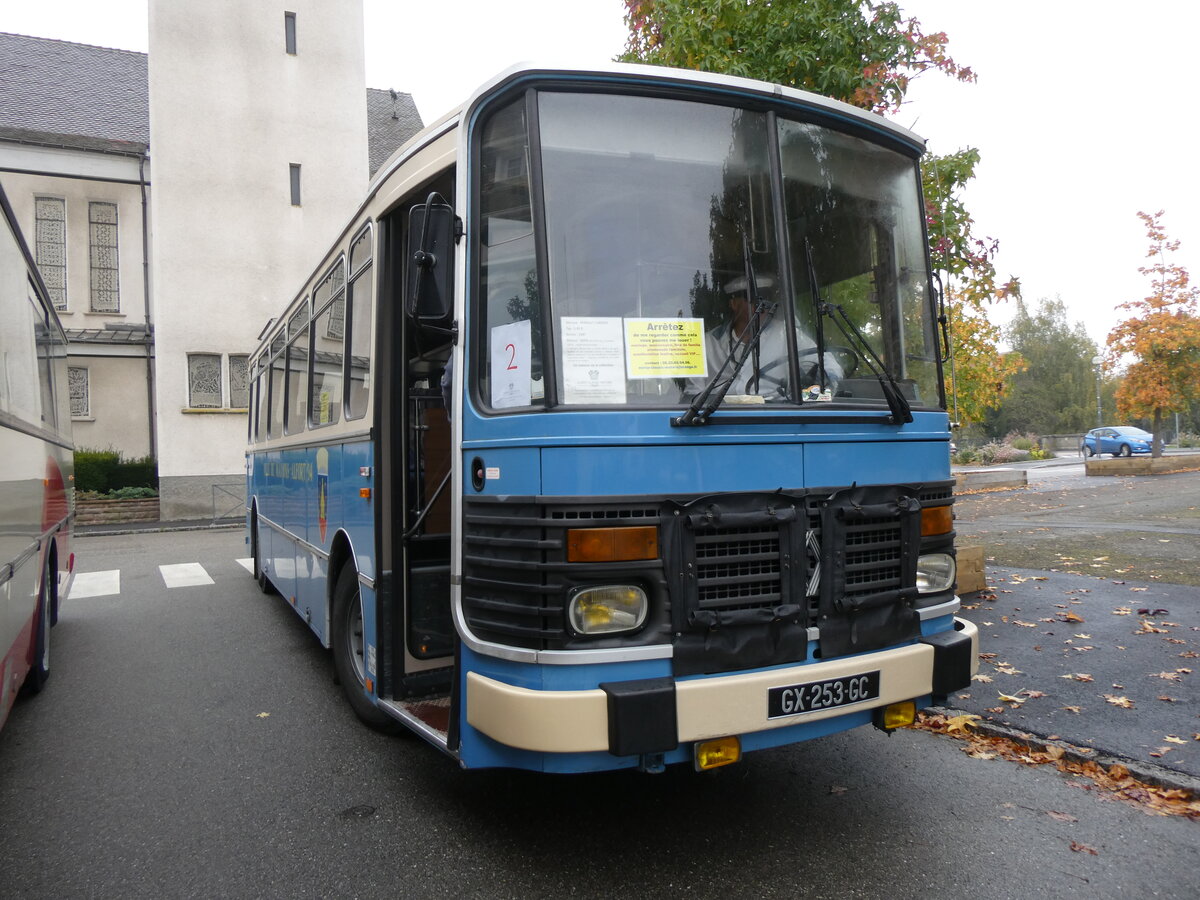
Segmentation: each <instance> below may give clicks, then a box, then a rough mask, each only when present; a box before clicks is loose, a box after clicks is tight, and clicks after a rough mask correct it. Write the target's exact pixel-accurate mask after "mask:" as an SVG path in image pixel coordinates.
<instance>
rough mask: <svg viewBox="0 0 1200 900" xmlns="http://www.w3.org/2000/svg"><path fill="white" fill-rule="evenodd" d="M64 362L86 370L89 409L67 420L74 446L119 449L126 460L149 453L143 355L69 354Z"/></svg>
mask: <svg viewBox="0 0 1200 900" xmlns="http://www.w3.org/2000/svg"><path fill="white" fill-rule="evenodd" d="M67 364H68V365H70V366H80V367H83V368H86V369H87V370H88V394H89V399H90V401H91V409H90V410H89V415H88V416H86V417H84V418H73V419H72V420H71V430H72V432H73V435H74V439H75V446H76V447H80V448H86V449H88V450H107V449H109V448H112V449H113V450H120V451H121V454H122V455H123V456H124V457H125V458H126V459H139V458H141V457H143V456H148V455H150V419H149V415H148V409H149V397H148V396H147V393H148V392H147V387H146V357H145V356H144V355H143V356H134V357H129V356H125V357H121V356H80V355H73V356H69V357H68V358H67Z"/></svg>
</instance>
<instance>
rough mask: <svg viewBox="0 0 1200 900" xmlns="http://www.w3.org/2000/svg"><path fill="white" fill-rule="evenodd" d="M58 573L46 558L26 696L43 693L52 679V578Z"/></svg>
mask: <svg viewBox="0 0 1200 900" xmlns="http://www.w3.org/2000/svg"><path fill="white" fill-rule="evenodd" d="M56 576H57V572H55V570H54V569H52V568H51V558H50V557H49V556H47V557H46V565H45V567H44V568H43V571H42V589H41V590H40V591H39V592H38V605H37V613H36V615H37V622H36V624H35V627H36V628H37V640H36V641H35V642H34V650H33V665H32V666H30V668H29V674H28V675H27V676H26V677H25V684H24V685H23V687H22V689H23V690H24V692H25V693H26V694H38V693H41V690H42V688H44V687H45V686H46V681H47V680H48V679H49V678H50V625H51V621H50V616H51V610H52V609H53V607H54V584H55V582H51V580H50V579H51V578H54V577H56Z"/></svg>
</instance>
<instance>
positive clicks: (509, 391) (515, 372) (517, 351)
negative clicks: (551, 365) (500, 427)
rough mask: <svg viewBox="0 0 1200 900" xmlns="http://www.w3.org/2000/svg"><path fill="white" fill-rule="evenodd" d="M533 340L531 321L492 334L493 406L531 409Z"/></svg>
mask: <svg viewBox="0 0 1200 900" xmlns="http://www.w3.org/2000/svg"><path fill="white" fill-rule="evenodd" d="M531 347H532V339H531V332H530V328H529V320H528V319H525V320H522V321H520V322H512V323H511V324H508V325H497V326H496V327H495V328H493V329H492V333H491V351H492V352H491V373H490V374H491V376H492V377H491V381H492V406H493V407H495V408H496V409H506V408H509V407H513V406H528V405H529V404H530V402H531V398H530V377H531V366H530V358H531Z"/></svg>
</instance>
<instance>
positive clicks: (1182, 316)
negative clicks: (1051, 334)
mask: <svg viewBox="0 0 1200 900" xmlns="http://www.w3.org/2000/svg"><path fill="white" fill-rule="evenodd" d="M1162 217H1163V211H1162V210H1159V211H1158V212H1156V213H1154V214H1153V215H1151V214H1150V213H1145V212H1139V213H1138V218H1140V219H1141V220H1142V223H1143V224H1144V225H1145V226H1146V237H1148V238H1149V239H1150V249H1149V250H1148V251H1147V253H1146V257H1147V258H1148V259H1150V260H1152V262H1151V264H1150V265H1147V266H1141V267H1140V268H1139V269H1138V271H1139V272H1141V273H1142V274H1143V275H1145V276H1147V277H1148V278H1150V280H1151V284H1152V289H1151V292H1150V293H1149V294H1148V295H1147V296H1146V297H1144V298H1142V299H1141V300H1131V301H1129V302H1128V303H1122V304H1121V305H1120V306H1119V307H1118V309H1125V310H1128V311H1129V312H1131V313H1133V315H1132V316H1131V317H1130V318H1128V319H1126V320H1125V321H1123V322H1121V323H1119V324H1118V325H1117V326H1116V327H1115V328H1113V330H1112V331H1111V332H1109V335H1108V363H1109V365H1110V366H1111V367H1113V368H1118V367H1120V365H1121V364H1122V362H1123V360H1124V359H1126V358H1132V359H1133V362H1131V363H1130V364H1129V366H1128V367H1127V368H1126V370H1125V373H1124V377H1123V379H1122V381H1121V386H1120V388H1118V390H1117V411H1118V412H1119V413H1120V414H1121V415H1124V416H1140V417H1145V418H1149V419H1150V420H1151V423H1152V424H1151V428H1150V430H1151V431H1152V432H1153V433H1154V450H1153V455H1154V456H1161V455H1162V429H1163V416H1164V415H1165V414H1167V413H1170V412H1174V411H1176V410H1178V411H1180V412H1183V411H1185V410H1187V409H1188V408H1189V405H1190V404H1191V403H1193V402H1194V401H1196V400H1198V399H1200V315H1198V311H1197V303H1198V301H1200V288H1197V287H1193V286H1192V284H1191V277H1190V276H1189V274H1188V270H1187V269H1185V268H1184V267H1183V266H1180V265H1178V264H1176V263H1174V262H1171V259H1170V254H1174V253H1176V252H1177V251H1178V250H1179V241H1177V240H1175V241H1173V240H1171V239H1169V238H1168V237H1167V232H1166V229H1165V228H1164V227H1163V224H1162Z"/></svg>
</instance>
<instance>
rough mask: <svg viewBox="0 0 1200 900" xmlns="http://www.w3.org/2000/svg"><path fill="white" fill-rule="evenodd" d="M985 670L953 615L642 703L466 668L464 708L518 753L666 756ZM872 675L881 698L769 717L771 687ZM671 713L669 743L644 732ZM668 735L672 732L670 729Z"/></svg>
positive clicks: (956, 685) (676, 683) (903, 696)
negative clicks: (926, 630) (832, 654)
mask: <svg viewBox="0 0 1200 900" xmlns="http://www.w3.org/2000/svg"><path fill="white" fill-rule="evenodd" d="M978 668H979V632H978V629H977V628H976V627H975V625H974V624H972V623H970V622H967V621H965V620H963V619H955V631H952V632H942V633H940V635H931V636H930V637H929V638H926V639H922V641H921V642H919V643H915V644H909V645H907V646H904V647H896V648H892V649H888V650H880V651H877V652H874V653H864V654H861V655H858V656H851V657H845V658H841V659H835V660H830V661H828V662H814V663H809V664H805V665H797V666H788V667H784V668H772V669H765V670H760V671H755V672H748V673H744V674H738V675H715V676H696V677H691V678H682V679H674V680H673V681H672V680H671V679H656V680H655V681H656V685H655V687H657V686H658V684H657V683H658V682H667V686H668V687H669V688H670V690H653V691H651V692H650V693H651V694H652V695H653V696H651V697H650V699H649V700H648V701H641V702H637V701H635V702H629V703H624V702H620V701H618V702H616V703H614V702H613V692H612V691H611V690H608V691H606V690H605V689H603V688H602V687H600V688H596V689H592V690H578V691H543V690H535V689H530V688H522V687H517V686H515V685H511V684H506V683H504V682H501V681H497V680H495V679H492V678H489V677H487V676H485V675H480V674H479V673H477V672H468V673H467V676H466V713H467V722H468V723H469V724H470V725H471V726H472V727H473V728H475V729H477V730H478V731H480V732H481V733H483V734H485V735H487V736H488V737H490V738H492V739H493V740H496V741H498V742H500V743H501V744H505V745H507V746H509V747H514V748H518V749H521V750H529V751H535V752H541V753H587V752H598V751H599V752H603V751H607V752H610V753H614V754H616V755H629V754H631V753H661V752H665V751H668V750H673V749H675V747H676V746H678V745H680V744H686V743H692V742H695V741H703V740H708V739H710V738H716V737H725V736H730V735H744V734H751V733H754V732H760V731H766V730H770V729H776V728H784V727H787V726H791V725H797V724H803V723H807V722H815V721H819V720H821V719H829V718H834V717H837V716H842V715H846V714H849V713H854V712H860V711H863V710H870V709H875V708H878V707H881V706H886V705H888V704H890V703H897V702H900V701H904V700H912V699H915V698H919V697H926V696H930V695H934V694H945V693H948V692H949V691H951V690H959V689H961V688H963V687H966V685H967V684H968V683H969V682H970V678H971V676H972V675H974V674H975V673H976V672H977V671H978ZM874 671H878V672H879V683H880V688H879V696H878V697H877V698H873V699H871V700H869V701H862V702H858V703H853V704H847V705H842V706H837V707H834V708H831V709H822V710H815V711H812V712H806V713H800V714H797V715H792V716H783V717H776V718H768V708H767V696H768V691H769V690H770V689H771V688H775V687H785V686H788V685H793V684H797V683H801V682H814V681H825V680H827V679H836V678H843V677H847V676H852V675H857V674H860V673H865V672H874ZM608 687H610V688H611V685H610V686H608ZM672 712H673V713H674V719H675V728H674V734H673V736H670V737H669V738H667V739H666V740H664V739H663V737H662V735H663V733H664V730H663V729H662V728H655V727H650V728H646V726H645V723H644V722H643V721H638V720H640V719H644V718H645V717H646V716H647V715H648V714H649V715H653V714H655V713H657V714H659V715H662V716H664V717H666V716H669V715H670V714H671V713H672ZM621 719H625V720H627V721H621ZM666 733H668V734H669V733H670V728H669V727H668V728H667V729H666ZM638 735H651V737H646V738H639V737H638ZM622 736H624V737H622ZM630 736H633V737H630ZM663 744H668V745H669V746H664V745H663ZM618 751H620V752H618Z"/></svg>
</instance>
